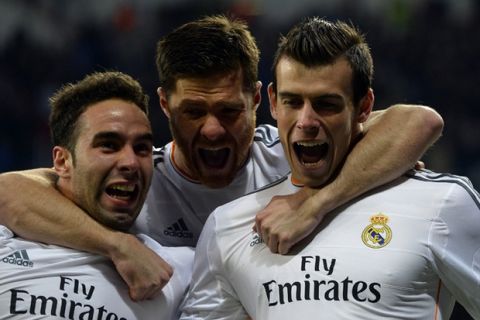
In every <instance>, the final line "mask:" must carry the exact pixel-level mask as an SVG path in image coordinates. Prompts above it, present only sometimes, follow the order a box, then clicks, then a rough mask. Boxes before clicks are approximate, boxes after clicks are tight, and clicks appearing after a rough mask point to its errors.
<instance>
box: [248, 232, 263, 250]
mask: <svg viewBox="0 0 480 320" xmlns="http://www.w3.org/2000/svg"><path fill="white" fill-rule="evenodd" d="M259 243H263V240H262V238H261V237H260V236H259V235H258V233H255V235H254V236H253V240H252V241H251V242H250V247H253V246H254V245H256V244H259Z"/></svg>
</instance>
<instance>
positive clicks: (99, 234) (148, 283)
mask: <svg viewBox="0 0 480 320" xmlns="http://www.w3.org/2000/svg"><path fill="white" fill-rule="evenodd" d="M56 179H57V175H56V173H55V171H54V170H51V169H35V170H28V171H19V172H9V173H3V174H0V190H1V192H0V208H1V210H0V224H3V225H5V226H7V227H8V228H9V229H11V230H12V231H13V232H15V233H16V234H18V235H19V236H21V237H22V238H25V239H30V240H33V241H39V242H45V243H50V244H57V245H62V246H65V247H70V248H74V249H78V250H83V251H88V252H92V253H96V254H101V255H103V256H106V257H108V258H110V259H111V260H112V262H113V263H114V265H115V267H116V269H117V271H118V272H119V274H120V275H121V277H122V278H123V280H124V281H125V282H126V283H127V285H128V287H129V290H130V296H131V298H132V299H133V300H143V299H149V298H151V297H153V296H154V295H155V294H156V293H157V292H158V291H159V290H160V289H161V288H162V287H163V286H164V285H165V284H166V283H167V282H168V280H169V279H170V277H171V275H172V273H173V271H172V268H171V267H170V266H169V265H168V264H167V263H166V262H165V261H164V260H163V259H162V258H160V257H159V256H158V255H156V254H155V253H154V252H153V251H152V250H150V249H149V248H147V247H146V246H144V245H143V244H142V243H141V242H140V241H139V240H138V239H137V238H136V237H135V236H133V235H130V234H127V233H123V232H120V231H115V230H111V229H109V228H106V227H105V226H103V225H101V224H99V223H98V222H96V221H95V220H94V219H92V218H91V217H90V216H89V215H88V214H87V213H85V212H84V211H82V210H81V209H80V208H79V207H78V206H76V205H75V204H74V203H73V202H72V201H70V200H69V199H67V198H66V197H64V196H63V195H62V194H61V193H60V192H59V191H58V190H57V189H56V187H55V184H56Z"/></svg>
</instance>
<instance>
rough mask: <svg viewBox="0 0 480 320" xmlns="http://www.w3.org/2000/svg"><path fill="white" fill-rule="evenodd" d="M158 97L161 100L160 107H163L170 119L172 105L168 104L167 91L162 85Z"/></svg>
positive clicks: (158, 90)
mask: <svg viewBox="0 0 480 320" xmlns="http://www.w3.org/2000/svg"><path fill="white" fill-rule="evenodd" d="M157 94H158V99H159V101H160V107H161V108H162V111H163V113H165V115H166V116H167V118H169V119H170V107H169V106H168V99H167V93H166V92H165V89H163V88H162V87H158V89H157Z"/></svg>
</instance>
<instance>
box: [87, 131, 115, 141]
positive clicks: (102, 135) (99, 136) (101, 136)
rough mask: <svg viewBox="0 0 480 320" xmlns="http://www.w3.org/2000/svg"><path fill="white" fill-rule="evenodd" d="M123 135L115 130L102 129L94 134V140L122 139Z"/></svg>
mask: <svg viewBox="0 0 480 320" xmlns="http://www.w3.org/2000/svg"><path fill="white" fill-rule="evenodd" d="M120 138H121V136H120V134H118V133H117V132H114V131H101V132H98V133H96V134H95V135H94V136H93V140H92V141H97V140H105V139H120Z"/></svg>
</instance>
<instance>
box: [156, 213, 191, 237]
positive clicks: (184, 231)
mask: <svg viewBox="0 0 480 320" xmlns="http://www.w3.org/2000/svg"><path fill="white" fill-rule="evenodd" d="M163 234H164V235H166V236H170V237H177V238H193V234H192V233H191V232H190V231H189V230H188V228H187V225H186V224H185V221H183V218H180V219H178V220H177V222H175V223H174V224H172V225H171V226H170V227H168V228H167V229H165V230H163Z"/></svg>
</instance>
